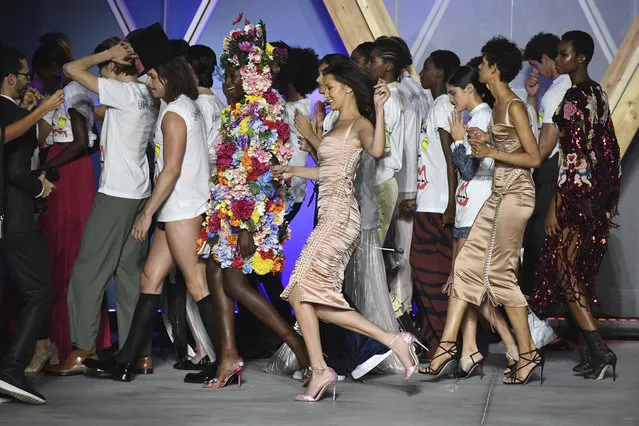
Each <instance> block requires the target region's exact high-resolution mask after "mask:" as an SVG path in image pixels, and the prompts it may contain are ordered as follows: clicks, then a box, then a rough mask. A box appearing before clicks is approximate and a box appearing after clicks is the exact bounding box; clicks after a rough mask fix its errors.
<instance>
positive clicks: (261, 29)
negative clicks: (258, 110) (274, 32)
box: [220, 13, 287, 95]
mask: <svg viewBox="0 0 639 426" xmlns="http://www.w3.org/2000/svg"><path fill="white" fill-rule="evenodd" d="M241 20H242V14H241V13H240V15H239V16H238V17H237V19H236V20H235V21H234V22H233V25H235V24H237V23H238V22H240V21H241ZM222 48H223V49H224V52H223V53H222V56H221V57H220V63H221V64H222V67H223V68H225V69H226V68H228V67H229V66H231V67H233V68H239V69H240V73H241V75H242V86H243V87H244V91H245V92H246V94H248V95H260V94H262V93H264V92H265V91H266V90H268V88H270V87H271V84H272V75H271V72H272V70H273V67H274V66H277V64H278V63H281V61H285V58H286V53H287V52H286V50H285V49H279V48H276V47H273V46H272V45H271V44H269V43H267V42H266V26H265V25H264V22H262V21H259V22H258V23H257V24H256V25H251V22H250V21H249V20H248V19H247V20H245V21H244V28H242V29H236V30H233V31H231V33H230V34H229V35H227V36H226V37H224V41H223V44H222Z"/></svg>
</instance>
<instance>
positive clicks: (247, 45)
mask: <svg viewBox="0 0 639 426" xmlns="http://www.w3.org/2000/svg"><path fill="white" fill-rule="evenodd" d="M240 50H241V51H242V52H247V53H248V52H251V51H252V50H253V45H252V44H251V43H249V42H248V41H243V42H242V43H240Z"/></svg>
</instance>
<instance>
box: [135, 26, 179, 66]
mask: <svg viewBox="0 0 639 426" xmlns="http://www.w3.org/2000/svg"><path fill="white" fill-rule="evenodd" d="M127 39H128V41H129V43H131V46H132V47H133V50H135V53H136V54H137V55H138V57H139V58H140V62H142V66H143V67H144V71H142V72H141V73H140V75H143V74H146V73H148V72H149V70H150V69H151V68H155V67H156V66H158V65H160V64H163V63H165V62H166V61H168V60H169V59H173V58H175V57H176V56H180V55H182V54H183V52H182V50H183V49H182V47H181V46H178V45H176V44H175V43H171V41H170V40H169V37H167V35H166V33H165V32H164V30H163V29H162V26H161V25H160V23H159V22H156V23H155V24H153V25H151V26H148V27H146V28H142V29H139V30H135V31H132V32H131V33H130V34H129V35H128V37H127Z"/></svg>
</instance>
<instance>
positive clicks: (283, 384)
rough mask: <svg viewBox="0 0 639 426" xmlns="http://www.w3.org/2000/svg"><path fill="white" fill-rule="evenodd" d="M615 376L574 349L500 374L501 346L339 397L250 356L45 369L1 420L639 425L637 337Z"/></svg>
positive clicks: (346, 390)
mask: <svg viewBox="0 0 639 426" xmlns="http://www.w3.org/2000/svg"><path fill="white" fill-rule="evenodd" d="M611 346H612V347H613V349H614V350H615V351H616V352H617V355H618V357H619V365H618V368H617V372H618V374H619V376H618V378H617V381H616V382H613V381H612V378H609V379H606V380H605V381H603V382H593V381H589V380H588V381H587V380H584V379H583V378H581V377H575V376H573V375H572V372H571V367H572V365H573V364H574V362H575V359H576V357H577V354H576V353H571V354H566V353H551V354H550V356H549V357H548V359H547V363H546V370H545V372H544V376H545V381H544V385H543V386H540V385H539V380H536V381H534V382H533V383H532V384H529V385H528V386H523V387H513V386H506V385H502V384H501V377H502V374H501V371H502V370H501V368H502V367H503V364H504V362H505V361H504V357H503V355H501V354H503V352H501V354H498V353H497V351H499V350H500V349H501V348H500V347H499V346H497V345H495V346H493V347H492V348H491V351H493V352H494V353H493V354H491V355H490V357H489V359H488V364H487V365H486V366H485V368H484V373H485V375H484V378H483V380H480V379H479V377H474V378H472V379H469V380H466V381H457V382H456V381H454V380H444V381H440V382H430V383H429V381H428V378H427V377H426V376H422V375H418V374H415V375H414V376H413V378H412V379H411V381H410V382H409V383H403V382H402V380H401V377H399V376H377V377H372V378H369V379H367V380H365V381H364V382H363V383H360V382H353V381H351V380H347V381H345V382H340V384H339V385H338V388H337V392H338V397H337V402H336V403H335V404H332V403H331V402H330V400H329V399H325V400H323V401H321V402H319V403H310V404H307V403H296V402H293V401H292V399H293V397H294V396H295V394H296V393H298V392H300V391H301V390H302V388H301V387H300V384H299V382H296V381H294V380H292V379H290V378H288V377H283V376H274V375H269V374H266V373H263V372H262V371H261V367H262V366H263V365H264V361H254V362H249V363H248V367H247V370H246V371H245V373H244V376H243V377H244V379H245V383H243V385H242V387H241V388H240V389H238V388H237V387H232V388H227V389H222V390H208V389H201V388H199V387H198V386H197V385H187V384H185V383H183V382H182V375H183V373H182V372H180V371H177V370H173V368H171V365H170V363H169V362H168V361H166V362H164V363H163V364H161V365H159V366H158V367H157V368H156V373H155V374H153V375H150V376H139V377H138V378H137V379H136V380H135V381H134V382H132V383H116V382H113V381H111V380H99V379H90V378H85V377H82V376H80V377H78V376H76V377H68V378H53V377H47V376H38V377H37V378H36V379H35V384H36V386H37V388H38V389H40V390H41V391H42V392H43V393H44V394H45V395H46V397H47V398H48V403H47V405H44V406H28V405H23V404H20V403H16V402H7V403H2V404H0V423H2V424H11V425H18V424H20V425H212V424H219V425H261V426H262V425H301V424H309V425H349V426H358V425H366V426H370V425H394V426H395V425H397V426H403V425H410V424H413V425H474V424H482V423H483V424H489V425H626V424H627V425H638V424H639V398H638V397H639V363H638V359H637V358H638V354H639V342H631V341H626V342H613V343H612V345H611Z"/></svg>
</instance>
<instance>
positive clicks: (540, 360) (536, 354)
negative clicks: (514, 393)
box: [504, 349, 546, 385]
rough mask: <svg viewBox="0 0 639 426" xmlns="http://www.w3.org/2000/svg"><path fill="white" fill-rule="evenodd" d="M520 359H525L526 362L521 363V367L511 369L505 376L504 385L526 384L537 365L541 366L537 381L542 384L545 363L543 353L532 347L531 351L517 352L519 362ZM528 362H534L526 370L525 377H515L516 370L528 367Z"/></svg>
mask: <svg viewBox="0 0 639 426" xmlns="http://www.w3.org/2000/svg"><path fill="white" fill-rule="evenodd" d="M528 355H531V357H528ZM522 360H523V361H526V363H525V364H524V365H522V366H521V367H518V368H516V369H515V370H513V372H512V373H510V375H508V377H505V378H504V380H505V381H504V384H505V385H525V384H528V381H530V378H531V377H532V374H533V372H534V371H535V370H536V369H537V367H541V375H540V376H539V381H540V384H541V385H543V384H544V364H546V359H545V358H544V355H543V354H542V353H541V352H540V351H539V349H533V350H532V351H529V352H524V353H523V354H519V361H520V362H521V361H522ZM530 364H534V367H533V368H532V369H531V370H530V371H529V372H528V374H527V375H526V377H524V378H523V379H520V378H519V377H517V372H518V371H519V370H523V369H524V368H526V367H528V366H529V365H530Z"/></svg>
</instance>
